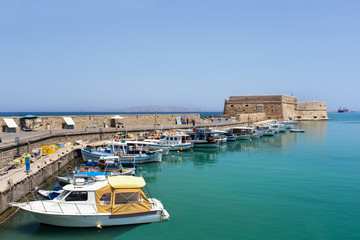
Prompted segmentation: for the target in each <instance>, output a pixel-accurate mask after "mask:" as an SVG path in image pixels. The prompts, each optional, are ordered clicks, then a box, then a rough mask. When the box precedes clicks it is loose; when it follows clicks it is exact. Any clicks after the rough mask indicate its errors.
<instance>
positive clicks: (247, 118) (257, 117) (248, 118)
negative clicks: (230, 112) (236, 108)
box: [236, 113, 266, 122]
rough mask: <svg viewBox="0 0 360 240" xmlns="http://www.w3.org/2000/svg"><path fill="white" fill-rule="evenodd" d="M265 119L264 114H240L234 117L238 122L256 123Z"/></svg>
mask: <svg viewBox="0 0 360 240" xmlns="http://www.w3.org/2000/svg"><path fill="white" fill-rule="evenodd" d="M265 119H266V116H265V113H248V114H246V113H240V114H238V115H237V116H236V121H238V122H258V121H263V120H265Z"/></svg>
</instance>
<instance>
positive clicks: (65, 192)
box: [56, 191, 69, 201]
mask: <svg viewBox="0 0 360 240" xmlns="http://www.w3.org/2000/svg"><path fill="white" fill-rule="evenodd" d="M68 193H69V191H63V192H62V193H60V195H59V196H58V197H57V198H56V200H59V201H61V200H62V199H63V198H64V197H66V195H68Z"/></svg>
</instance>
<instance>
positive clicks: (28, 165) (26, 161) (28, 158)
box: [25, 157, 31, 172]
mask: <svg viewBox="0 0 360 240" xmlns="http://www.w3.org/2000/svg"><path fill="white" fill-rule="evenodd" d="M25 166H26V168H25V172H30V171H31V170H30V157H25Z"/></svg>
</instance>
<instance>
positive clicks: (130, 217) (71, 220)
mask: <svg viewBox="0 0 360 240" xmlns="http://www.w3.org/2000/svg"><path fill="white" fill-rule="evenodd" d="M30 213H31V214H32V215H33V216H34V217H35V218H36V220H37V221H39V222H40V223H43V224H48V225H54V226H60V227H96V226H98V225H100V226H102V227H103V226H119V225H130V224H142V223H151V222H160V221H161V220H162V219H161V213H162V211H160V210H158V211H149V212H144V213H133V214H121V215H110V214H107V215H85V216H84V215H55V214H44V213H36V212H30Z"/></svg>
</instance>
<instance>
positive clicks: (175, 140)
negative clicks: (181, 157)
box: [144, 133, 191, 151]
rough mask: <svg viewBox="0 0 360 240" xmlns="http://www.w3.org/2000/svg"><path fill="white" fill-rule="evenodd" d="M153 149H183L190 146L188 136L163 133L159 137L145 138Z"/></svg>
mask: <svg viewBox="0 0 360 240" xmlns="http://www.w3.org/2000/svg"><path fill="white" fill-rule="evenodd" d="M144 141H145V142H149V143H151V145H150V147H151V148H153V149H161V148H169V150H170V151H185V150H189V149H190V148H191V141H190V136H189V135H187V134H182V133H176V134H169V135H163V136H162V137H161V138H160V139H145V140H144Z"/></svg>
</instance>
